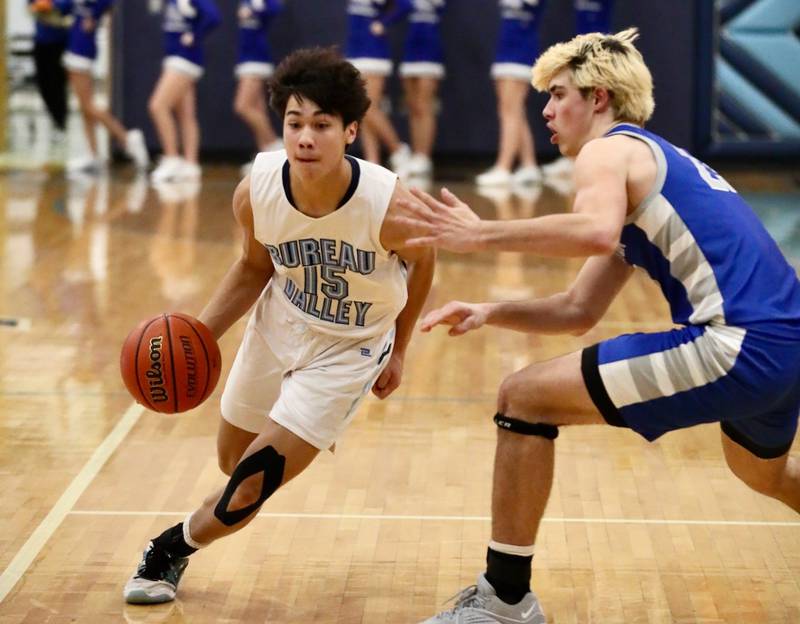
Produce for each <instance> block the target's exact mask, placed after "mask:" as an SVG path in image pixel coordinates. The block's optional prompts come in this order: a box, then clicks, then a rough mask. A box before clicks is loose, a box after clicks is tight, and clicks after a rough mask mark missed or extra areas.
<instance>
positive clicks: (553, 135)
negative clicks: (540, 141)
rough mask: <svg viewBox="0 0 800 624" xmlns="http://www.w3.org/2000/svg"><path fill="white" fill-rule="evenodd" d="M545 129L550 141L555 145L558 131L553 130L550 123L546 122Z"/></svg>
mask: <svg viewBox="0 0 800 624" xmlns="http://www.w3.org/2000/svg"><path fill="white" fill-rule="evenodd" d="M547 129H548V130H549V131H550V143H551V144H553V145H555V144H557V143H558V132H556V131H555V128H553V127H551V126H550V124H547Z"/></svg>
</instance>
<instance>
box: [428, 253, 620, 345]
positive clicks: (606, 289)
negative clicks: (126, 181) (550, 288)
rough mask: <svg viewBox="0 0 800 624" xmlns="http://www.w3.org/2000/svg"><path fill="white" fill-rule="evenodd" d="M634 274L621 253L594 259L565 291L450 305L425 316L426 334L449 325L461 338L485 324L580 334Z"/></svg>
mask: <svg viewBox="0 0 800 624" xmlns="http://www.w3.org/2000/svg"><path fill="white" fill-rule="evenodd" d="M631 273H633V267H631V266H630V265H628V264H627V263H626V262H625V261H624V260H623V259H622V258H620V257H619V256H617V255H616V254H614V255H611V256H593V257H591V258H589V259H588V260H587V261H586V262H585V263H584V265H583V268H581V270H580V272H579V273H578V276H577V278H575V281H574V282H573V283H572V285H571V286H570V288H569V289H567V290H566V291H564V292H561V293H558V294H555V295H551V296H550V297H541V298H539V299H530V300H527V301H501V302H497V303H464V302H462V301H451V302H450V303H448V304H446V305H444V306H442V307H441V308H439V309H437V310H433V311H432V312H429V313H428V314H427V315H426V316H425V318H424V319H423V320H422V331H425V332H427V331H430V330H431V328H432V327H434V326H436V325H450V330H449V332H448V333H449V334H450V335H451V336H460V335H461V334H464V333H466V332H468V331H470V330H472V329H478V328H479V327H482V326H483V325H494V326H496V327H503V328H505V329H514V330H516V331H521V332H531V333H533V332H535V333H540V334H565V333H571V334H576V335H580V334H583V333H585V332H587V331H589V330H590V329H591V328H592V327H594V326H595V325H596V324H597V322H598V321H599V320H600V319H601V318H602V317H603V315H604V314H605V313H606V310H608V306H609V305H611V302H612V301H613V300H614V298H615V297H616V296H617V294H618V293H619V291H620V290H621V289H622V287H623V286H624V285H625V282H627V281H628V278H629V277H630V276H631Z"/></svg>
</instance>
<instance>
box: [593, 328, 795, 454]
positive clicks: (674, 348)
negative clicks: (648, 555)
mask: <svg viewBox="0 0 800 624" xmlns="http://www.w3.org/2000/svg"><path fill="white" fill-rule="evenodd" d="M777 329H778V330H777V331H776V328H774V327H771V326H769V324H764V325H763V326H759V327H755V328H753V327H748V328H742V327H731V326H726V325H714V324H709V325H702V326H691V325H690V326H686V327H682V328H678V329H673V330H670V331H665V332H660V333H651V334H642V333H639V334H626V335H622V336H618V337H616V338H612V339H610V340H606V341H604V342H600V343H598V344H596V345H593V346H591V347H588V348H586V349H584V351H583V354H582V362H581V369H582V373H583V379H584V383H585V384H586V387H587V389H588V391H589V394H590V396H591V397H592V400H593V402H594V404H595V406H596V407H597V409H598V410H599V411H600V413H601V414H602V415H603V417H604V418H605V419H606V421H607V422H608V423H609V424H611V425H615V426H618V427H628V428H630V429H632V430H634V431H635V432H637V433H639V434H640V435H642V436H643V437H645V438H646V439H647V440H650V441H652V440H655V439H656V438H658V437H659V436H661V435H663V434H664V433H666V432H668V431H674V430H675V429H682V428H684V427H691V426H693V425H699V424H701V423H710V422H719V423H720V425H721V427H722V430H723V431H724V432H725V434H726V435H727V436H728V437H729V438H731V439H732V440H733V441H735V442H736V443H738V444H739V445H741V446H743V447H744V448H746V449H747V450H749V451H750V452H751V453H753V454H754V455H756V456H758V457H761V458H764V459H769V458H775V457H780V456H781V455H783V454H785V453H786V452H788V450H789V448H790V447H791V445H792V441H793V440H794V436H795V433H796V431H797V417H798V410H800V337H798V336H797V335H796V333H793V332H788V331H783V329H782V328H777Z"/></svg>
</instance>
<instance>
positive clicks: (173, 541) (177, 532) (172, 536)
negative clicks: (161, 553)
mask: <svg viewBox="0 0 800 624" xmlns="http://www.w3.org/2000/svg"><path fill="white" fill-rule="evenodd" d="M153 545H154V546H155V547H156V548H160V549H161V550H165V551H166V552H167V553H169V554H170V555H171V556H173V557H188V556H189V555H191V554H192V553H195V552H197V549H196V548H192V547H191V546H189V544H187V543H186V540H185V539H183V522H179V523H178V524H176V525H175V526H174V527H170V528H169V529H167V530H166V531H164V532H163V533H162V534H161V535H159V536H158V537H157V538H155V539H154V540H153Z"/></svg>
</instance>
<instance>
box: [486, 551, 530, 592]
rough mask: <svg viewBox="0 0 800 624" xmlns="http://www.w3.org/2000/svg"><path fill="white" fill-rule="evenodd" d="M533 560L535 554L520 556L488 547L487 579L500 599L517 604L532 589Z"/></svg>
mask: <svg viewBox="0 0 800 624" xmlns="http://www.w3.org/2000/svg"><path fill="white" fill-rule="evenodd" d="M531 561H533V555H530V556H528V557H520V556H518V555H508V554H506V553H501V552H497V551H496V550H492V549H491V548H489V549H487V551H486V580H487V581H489V583H490V584H491V585H492V587H494V590H495V591H496V592H497V597H498V598H500V600H502V601H503V602H505V603H506V604H517V603H518V602H519V601H520V600H522V599H523V598H524V597H525V594H527V593H528V592H529V591H530V590H531Z"/></svg>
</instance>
